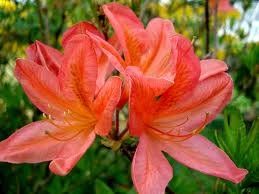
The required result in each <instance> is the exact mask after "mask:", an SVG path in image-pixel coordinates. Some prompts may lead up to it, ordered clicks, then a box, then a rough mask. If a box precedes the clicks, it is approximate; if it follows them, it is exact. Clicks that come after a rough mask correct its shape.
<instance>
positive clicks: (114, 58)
mask: <svg viewBox="0 0 259 194" xmlns="http://www.w3.org/2000/svg"><path fill="white" fill-rule="evenodd" d="M88 35H89V36H90V37H91V38H92V40H93V41H94V42H95V44H96V45H98V47H99V48H101V49H102V51H103V53H104V54H105V55H106V56H107V57H108V58H109V61H110V63H111V64H112V65H113V66H114V67H115V68H116V69H117V70H118V71H119V72H120V73H122V74H124V68H126V66H127V65H126V64H125V62H124V61H123V59H122V58H121V56H120V53H118V51H117V50H115V48H113V46H112V45H110V44H109V43H108V42H107V41H105V40H103V39H101V38H100V37H98V36H96V35H95V34H92V33H88Z"/></svg>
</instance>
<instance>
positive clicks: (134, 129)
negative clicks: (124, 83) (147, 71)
mask: <svg viewBox="0 0 259 194" xmlns="http://www.w3.org/2000/svg"><path fill="white" fill-rule="evenodd" d="M126 72H127V75H128V76H129V78H128V79H129V82H130V98H129V126H130V132H131V134H132V135H137V136H139V135H140V134H141V133H142V132H143V131H142V130H143V128H145V127H144V126H145V124H148V123H149V122H150V121H151V120H153V119H154V117H155V116H156V108H157V107H156V106H157V100H158V99H159V96H160V95H161V94H162V93H163V92H164V91H165V90H166V89H167V88H168V87H170V85H171V84H172V83H171V82H169V81H167V80H164V79H156V78H153V77H147V76H143V74H142V73H141V72H140V71H139V70H138V69H137V68H135V67H128V68H127V70H126Z"/></svg>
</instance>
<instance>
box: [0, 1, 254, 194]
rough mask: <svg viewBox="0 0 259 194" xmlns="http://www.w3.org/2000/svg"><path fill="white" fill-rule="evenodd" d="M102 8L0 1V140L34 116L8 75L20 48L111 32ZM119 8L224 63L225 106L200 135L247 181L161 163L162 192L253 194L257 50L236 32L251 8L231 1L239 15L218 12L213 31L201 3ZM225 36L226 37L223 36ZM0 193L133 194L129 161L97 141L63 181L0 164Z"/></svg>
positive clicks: (38, 169)
mask: <svg viewBox="0 0 259 194" xmlns="http://www.w3.org/2000/svg"><path fill="white" fill-rule="evenodd" d="M106 2H109V1H108V0H107V1H106V0H99V1H90V0H71V1H59V0H16V1H14V0H0V139H4V138H6V137H7V136H8V135H10V134H11V133H12V132H13V131H14V130H15V129H17V128H19V127H21V126H23V125H25V124H27V123H29V122H31V121H34V120H37V119H38V118H40V117H41V116H42V115H41V113H40V112H39V111H38V110H36V108H35V107H34V106H33V105H32V104H30V102H29V101H28V99H27V97H26V96H25V94H24V92H23V91H22V89H21V87H20V85H19V84H18V83H17V81H16V80H15V78H14V76H13V72H12V71H13V67H14V64H15V59H16V58H17V57H24V55H25V48H26V47H27V46H28V44H30V43H32V42H33V41H35V40H36V39H37V40H41V41H42V42H45V43H47V44H50V45H52V46H54V47H57V48H60V38H61V35H62V32H63V31H64V30H65V29H66V28H67V27H69V26H71V25H72V24H74V23H76V22H78V21H82V20H89V21H91V22H93V23H94V24H96V25H97V26H98V27H99V29H100V30H105V31H106V32H107V31H108V32H109V33H111V29H107V21H105V20H104V16H103V15H102V12H101V10H100V5H101V4H103V3H106ZM120 2H121V3H124V4H126V5H128V6H130V7H131V8H132V9H133V10H134V11H135V12H136V13H137V14H138V16H139V17H140V18H141V19H142V21H143V22H144V23H147V22H148V21H149V20H150V19H151V18H153V17H156V16H160V17H163V18H168V19H170V20H172V21H173V22H174V24H175V29H176V31H177V32H179V33H182V34H184V35H185V36H187V37H188V38H189V39H193V37H194V36H195V37H197V39H196V41H195V48H196V53H197V54H198V56H199V57H200V58H205V57H211V56H216V57H217V58H220V59H222V60H225V61H226V62H227V63H228V64H229V66H230V70H229V72H230V74H231V75H232V77H233V80H234V83H235V92H234V97H233V100H232V102H231V104H230V105H229V106H228V107H227V108H226V109H225V110H224V113H223V114H222V115H220V116H219V117H218V118H217V119H216V120H215V121H213V122H212V123H211V124H210V125H209V126H208V127H207V128H206V130H205V131H204V132H203V133H204V135H205V136H207V137H208V138H209V139H211V140H212V141H214V142H215V143H216V144H218V146H220V147H221V148H222V149H223V150H225V151H226V152H227V153H228V154H229V156H230V157H231V158H232V159H233V160H234V161H235V163H236V164H237V165H238V166H239V167H243V168H247V169H248V170H249V175H248V176H247V178H246V179H245V181H243V182H242V183H241V184H239V185H234V184H232V183H230V182H227V181H223V180H220V179H217V178H214V177H209V176H207V175H203V174H201V173H199V172H195V171H193V170H191V169H189V168H187V167H184V166H182V165H180V164H178V163H177V162H175V161H174V160H172V159H171V158H169V160H170V162H171V163H172V165H173V166H174V178H173V181H171V182H170V184H169V187H168V189H167V193H177V194H196V193H197V194H198V193H205V194H210V193H253V194H256V193H259V141H258V139H259V137H258V130H259V121H258V112H259V102H258V99H259V92H258V91H259V86H258V82H259V76H258V74H259V44H258V42H255V41H252V42H251V41H247V37H248V35H249V33H248V32H249V29H248V32H246V31H244V29H242V27H241V26H242V25H241V23H242V22H243V20H244V14H245V13H246V12H248V11H249V10H250V9H251V8H252V7H253V6H254V5H255V3H256V2H253V1H251V0H243V1H234V0H233V1H231V2H232V3H238V5H239V6H240V7H241V8H242V9H243V11H244V12H243V13H238V12H234V13H226V12H225V13H218V16H217V18H216V20H217V26H216V27H217V28H216V29H215V17H214V16H213V15H212V13H211V14H209V18H207V19H209V20H206V17H205V8H206V2H205V0H171V1H170V0H167V1H158V0H156V1H151V0H131V1H130V0H121V1H120ZM208 21H209V23H208ZM229 30H231V32H232V33H227V32H228V31H229ZM215 32H218V33H215ZM220 32H222V33H220ZM109 33H108V34H109ZM257 35H258V34H257ZM258 36H259V35H258ZM0 154H1V153H0ZM0 193H1V194H15V193H16V194H23V193H26V194H27V193H29V194H33V193H35V194H36V193H39V194H45V193H49V194H57V193H58V194H59V193H76V194H80V193H96V194H113V193H126V194H134V193H135V190H134V188H133V186H132V182H131V178H130V161H129V159H128V158H127V157H126V156H125V155H124V152H122V151H120V150H119V151H117V152H114V151H112V150H109V149H107V148H105V147H104V146H102V145H101V144H100V140H98V141H97V142H96V143H95V144H94V146H92V147H91V148H90V150H89V151H88V152H87V154H86V155H85V156H84V157H83V158H82V159H81V160H80V162H79V164H78V165H77V166H76V167H75V169H74V170H73V171H72V172H71V173H70V174H69V175H68V176H66V177H58V176H55V175H53V174H51V173H50V172H49V170H48V164H47V163H42V164H30V165H29V164H24V165H14V164H7V163H0Z"/></svg>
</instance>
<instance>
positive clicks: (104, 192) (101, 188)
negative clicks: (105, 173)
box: [95, 179, 114, 194]
mask: <svg viewBox="0 0 259 194" xmlns="http://www.w3.org/2000/svg"><path fill="white" fill-rule="evenodd" d="M95 193H96V194H114V192H113V191H112V190H111V188H110V187H109V186H108V185H107V184H105V183H104V182H103V181H101V180H100V179H97V180H96V181H95Z"/></svg>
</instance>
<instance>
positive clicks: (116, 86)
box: [94, 77, 122, 135]
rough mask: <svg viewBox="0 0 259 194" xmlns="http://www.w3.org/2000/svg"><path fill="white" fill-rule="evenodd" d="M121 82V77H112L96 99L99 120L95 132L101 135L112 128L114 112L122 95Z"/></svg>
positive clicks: (95, 108) (96, 111) (95, 106)
mask: <svg viewBox="0 0 259 194" xmlns="http://www.w3.org/2000/svg"><path fill="white" fill-rule="evenodd" d="M121 84H122V81H121V79H120V78H119V77H111V78H110V79H108V81H107V82H106V83H105V85H104V87H103V88H102V89H101V90H100V92H99V94H98V95H97V98H96V99H95V101H94V110H95V113H96V115H97V120H98V122H97V124H96V126H95V132H96V133H97V134H99V135H107V134H108V133H109V131H110V130H111V127H112V118H113V114H114V111H115V108H116V106H117V104H118V102H119V100H120V96H121Z"/></svg>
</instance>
